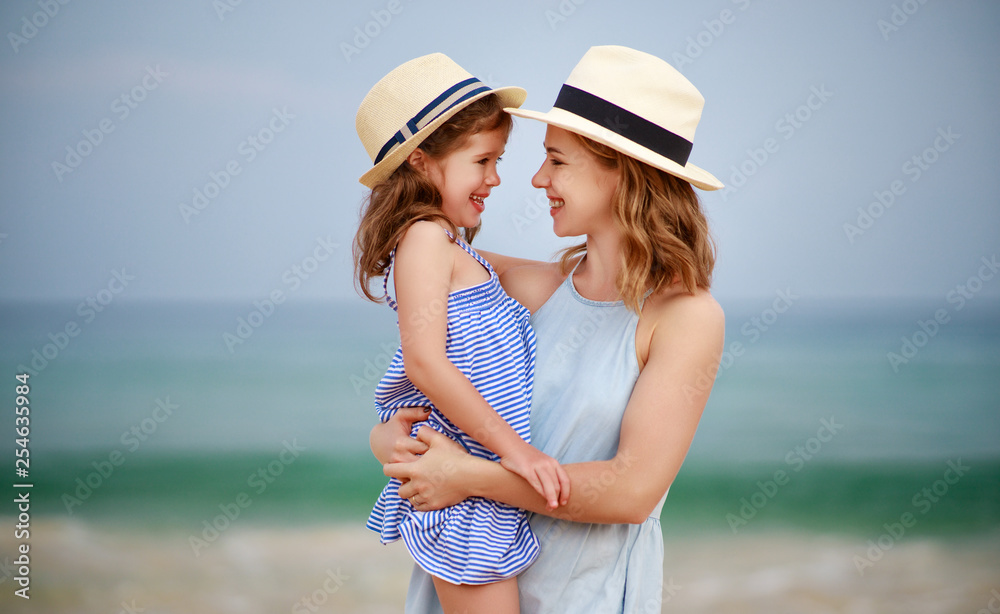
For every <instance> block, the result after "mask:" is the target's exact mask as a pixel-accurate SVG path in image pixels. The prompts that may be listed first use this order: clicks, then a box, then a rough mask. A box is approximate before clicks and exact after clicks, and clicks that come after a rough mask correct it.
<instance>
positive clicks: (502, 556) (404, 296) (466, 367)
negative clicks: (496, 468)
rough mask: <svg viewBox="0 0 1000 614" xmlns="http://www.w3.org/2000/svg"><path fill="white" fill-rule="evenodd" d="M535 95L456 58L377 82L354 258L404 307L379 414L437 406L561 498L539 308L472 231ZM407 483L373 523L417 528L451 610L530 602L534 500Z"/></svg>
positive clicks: (401, 532)
mask: <svg viewBox="0 0 1000 614" xmlns="http://www.w3.org/2000/svg"><path fill="white" fill-rule="evenodd" d="M524 97H525V92H524V90H522V89H520V88H513V87H507V88H500V89H496V90H491V89H490V88H489V87H487V86H486V85H484V84H483V83H482V82H480V81H479V80H478V79H475V78H474V77H472V76H471V75H470V74H469V73H467V72H466V71H465V70H463V69H462V68H461V67H460V66H458V65H457V64H455V63H454V62H453V61H451V60H450V59H449V58H448V57H446V56H444V55H442V54H432V55H428V56H424V57H421V58H417V59H415V60H411V61H410V62H407V63H405V64H403V65H402V66H400V67H398V68H396V69H395V70H393V71H392V72H390V73H389V74H388V75H386V76H385V77H384V78H383V79H382V80H381V81H379V82H378V83H377V84H376V85H375V86H374V87H373V88H372V90H371V91H370V92H369V93H368V95H367V96H366V97H365V99H364V101H363V102H362V103H361V107H360V108H359V110H358V115H357V129H358V135H359V136H360V137H361V141H362V143H363V144H364V145H365V148H366V149H367V151H368V154H369V156H370V157H371V158H372V161H373V163H374V167H373V168H372V169H371V170H369V171H368V172H367V173H365V174H364V175H363V176H362V177H361V183H363V184H364V185H366V186H367V187H369V188H371V194H370V195H369V197H368V200H367V206H366V207H365V208H364V211H363V213H362V216H361V222H360V227H359V229H358V233H357V236H356V237H355V244H354V255H355V265H356V266H355V268H356V272H357V280H358V283H359V285H360V289H361V291H362V292H363V293H364V295H365V296H366V297H367V298H369V299H370V300H373V301H377V300H379V299H380V298H381V297H377V296H375V295H374V294H373V293H372V292H371V290H370V289H369V281H370V280H371V278H372V277H376V276H379V275H381V276H383V277H384V280H383V291H384V295H385V299H386V301H387V302H388V303H389V306H390V307H392V308H393V309H394V310H396V312H397V314H398V318H399V320H398V322H399V333H400V347H399V349H398V350H397V351H396V354H395V356H394V357H393V360H392V363H391V364H390V366H389V369H388V371H387V372H386V374H385V376H384V377H383V378H382V381H380V382H379V384H378V386H377V388H376V391H375V403H376V409H377V410H378V413H379V418H380V420H382V421H383V422H384V421H386V420H388V419H390V418H391V417H392V415H393V414H395V413H396V411H397V410H398V409H400V408H402V407H407V406H422V407H424V408H425V411H427V412H429V416H428V419H427V421H426V424H427V425H428V426H430V427H431V428H433V429H434V430H436V431H439V432H441V433H444V434H446V435H448V436H449V437H451V438H452V439H454V440H455V441H457V442H459V443H460V444H461V445H462V446H463V447H464V448H465V449H466V450H468V451H469V452H470V453H472V454H474V455H476V456H479V457H482V458H486V459H490V460H493V461H500V463H501V464H502V465H503V466H505V467H507V468H508V469H510V470H511V471H513V472H515V473H517V474H518V475H521V476H522V477H524V478H525V479H526V480H527V481H528V482H529V483H530V484H531V485H532V486H533V487H534V488H535V489H536V490H537V491H538V493H539V494H541V495H543V496H544V497H545V500H546V501H547V502H548V504H549V506H550V507H552V508H555V507H557V506H558V504H559V503H560V501H565V500H566V498H567V497H568V496H569V480H568V477H567V476H566V473H565V471H564V470H563V469H562V468H561V467H560V466H559V464H558V463H556V461H555V460H553V459H552V458H551V457H549V456H547V455H545V454H543V453H541V452H539V451H538V450H536V449H535V448H533V447H531V446H530V445H529V443H528V441H529V421H528V419H529V410H530V407H531V391H532V375H533V372H534V359H535V356H534V348H535V337H534V333H533V331H532V330H531V327H530V325H529V324H528V315H529V314H528V312H527V310H526V309H525V308H524V307H522V306H521V305H520V304H518V303H517V302H516V301H514V300H513V299H512V298H510V297H509V296H507V294H506V293H505V292H504V291H503V289H502V288H501V287H500V283H499V279H498V277H497V275H496V273H495V272H494V271H493V269H492V268H491V267H490V265H489V264H488V263H487V262H486V261H485V260H484V259H483V258H482V257H480V256H479V254H477V253H476V252H475V251H474V250H473V249H472V248H471V247H470V246H469V244H468V243H467V241H471V240H472V238H473V236H474V235H475V233H476V231H477V230H478V227H479V224H480V216H481V214H482V212H483V210H484V209H485V206H486V205H485V200H486V198H487V197H488V196H489V195H490V191H491V190H492V189H493V188H494V187H496V186H497V185H499V184H500V177H499V176H498V175H497V172H496V165H497V162H498V160H499V159H500V155H501V154H502V153H503V150H504V147H505V145H506V142H507V136H508V134H509V133H510V128H511V125H512V120H511V118H510V116H509V115H507V114H506V113H505V112H504V111H503V108H504V107H517V106H519V105H520V104H521V103H522V102H523V101H524ZM458 228H463V229H464V239H463V238H461V237H460V236H459V232H458ZM393 268H394V269H395V274H394V286H395V295H396V299H395V300H393V298H392V297H391V296H390V293H389V292H388V278H389V274H390V271H391V270H392V269H393ZM414 434H415V433H414ZM399 487H400V481H399V480H396V479H393V480H391V481H390V482H389V484H388V485H387V486H386V487H385V488H384V489H383V491H382V494H381V496H380V497H379V499H378V502H377V503H376V504H375V508H374V510H373V511H372V513H371V516H370V517H369V519H368V523H367V526H368V527H369V528H370V529H372V530H374V531H377V532H378V533H379V534H380V537H381V541H382V542H383V543H388V542H390V541H395V540H397V539H399V538H400V537H402V538H403V541H404V542H405V543H406V546H407V549H408V550H409V552H410V554H411V555H412V556H413V558H414V559H415V560H416V562H417V564H419V565H420V567H421V568H423V569H424V570H425V571H427V572H428V573H429V574H431V575H432V576H433V578H434V586H435V588H436V591H437V593H438V596H439V598H440V600H441V603H442V605H443V606H444V609H445V611H446V612H485V611H490V612H518V611H519V607H518V594H517V584H516V580H515V578H514V576H516V574H518V573H519V572H521V571H522V570H524V569H525V568H526V567H527V566H528V565H530V564H531V563H532V562H533V560H534V558H535V557H536V556H537V553H538V542H537V541H536V539H535V537H534V535H533V534H532V533H531V530H530V528H529V527H528V524H527V520H526V514H525V512H524V511H523V510H520V509H518V508H515V507H511V506H508V505H505V504H502V503H496V502H493V501H490V500H487V499H480V498H470V499H466V500H465V501H462V502H461V503H459V504H457V505H454V506H451V507H448V508H445V509H442V510H438V511H424V512H421V511H420V506H421V504H422V501H421V500H420V499H419V498H417V497H414V499H413V500H410V501H407V500H405V499H401V498H400V497H399V496H398V490H399Z"/></svg>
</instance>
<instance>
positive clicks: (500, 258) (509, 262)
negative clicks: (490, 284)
mask: <svg viewBox="0 0 1000 614" xmlns="http://www.w3.org/2000/svg"><path fill="white" fill-rule="evenodd" d="M476 252H477V253H478V254H479V255H480V256H482V257H483V258H486V261H487V262H489V263H490V266H491V267H493V270H494V271H496V272H497V275H498V276H500V275H503V274H504V273H506V272H507V271H508V269H512V268H514V267H516V266H523V265H525V264H543V263H542V261H540V260H528V259H527V258H518V257H516V256H505V255H503V254H497V253H494V252H488V251H486V250H482V249H479V248H476Z"/></svg>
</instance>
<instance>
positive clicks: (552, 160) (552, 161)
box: [549, 158, 562, 166]
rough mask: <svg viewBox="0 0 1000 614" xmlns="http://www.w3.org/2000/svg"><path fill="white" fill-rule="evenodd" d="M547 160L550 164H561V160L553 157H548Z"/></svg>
mask: <svg viewBox="0 0 1000 614" xmlns="http://www.w3.org/2000/svg"><path fill="white" fill-rule="evenodd" d="M549 162H550V163H551V164H552V166H562V162H560V161H559V160H556V159H555V158H549Z"/></svg>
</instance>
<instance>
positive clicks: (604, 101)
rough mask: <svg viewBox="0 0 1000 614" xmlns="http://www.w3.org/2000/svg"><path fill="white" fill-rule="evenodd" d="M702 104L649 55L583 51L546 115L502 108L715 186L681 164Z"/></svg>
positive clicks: (715, 184) (705, 175) (676, 75)
mask: <svg viewBox="0 0 1000 614" xmlns="http://www.w3.org/2000/svg"><path fill="white" fill-rule="evenodd" d="M704 105H705V99H704V98H703V97H702V95H701V93H699V92H698V90H697V89H695V87H694V86H693V85H691V82H690V81H688V80H687V79H685V78H684V76H683V75H681V73H679V72H677V70H676V69H675V68H674V67H673V66H671V65H670V64H667V63H666V62H664V61H663V60H661V59H660V58H658V57H656V56H652V55H649V54H648V53H643V52H641V51H636V50H635V49H629V48H628V47H618V46H610V45H609V46H604V47H591V48H590V50H589V51H587V53H586V54H585V55H584V56H583V59H581V60H580V63H579V64H577V65H576V67H575V68H574V69H573V72H572V73H570V75H569V78H568V79H566V83H565V84H564V85H563V87H562V89H561V90H560V91H559V96H558V97H557V98H556V102H555V104H554V105H553V107H552V110H551V111H549V112H548V113H540V112H538V111H525V110H518V109H513V108H512V109H506V111H507V112H509V113H510V114H511V115H517V116H519V117H527V118H529V119H537V120H539V121H543V122H545V123H547V124H552V125H553V126H558V127H560V128H564V129H566V130H569V131H571V132H575V133H577V134H580V135H583V136H585V137H588V138H590V139H593V140H595V141H597V142H599V143H603V144H605V145H607V146H608V147H611V148H613V149H616V150H617V151H620V152H622V153H624V154H626V155H629V156H631V157H633V158H635V159H636V160H640V161H642V162H645V163H646V164H649V165H651V166H654V167H656V168H658V169H660V170H663V171H666V172H668V173H670V174H671V175H676V176H677V177H680V178H681V179H685V180H687V181H689V182H691V184H692V185H694V186H696V187H699V188H701V189H703V190H718V189H719V188H721V187H723V186H722V182H720V181H719V180H718V179H716V178H715V177H713V176H712V175H711V174H710V173H708V172H707V171H704V170H702V169H700V168H698V167H697V166H695V165H693V164H690V163H688V161H687V160H688V156H689V155H690V153H691V147H692V145H693V143H694V131H695V128H697V127H698V120H700V119H701V110H702V107H704Z"/></svg>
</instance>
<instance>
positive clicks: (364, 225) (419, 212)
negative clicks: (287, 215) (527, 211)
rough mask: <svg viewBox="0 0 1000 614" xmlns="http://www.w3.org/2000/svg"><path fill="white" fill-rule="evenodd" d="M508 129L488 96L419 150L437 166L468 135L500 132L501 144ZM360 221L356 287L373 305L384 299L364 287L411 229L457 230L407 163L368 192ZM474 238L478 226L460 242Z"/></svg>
mask: <svg viewBox="0 0 1000 614" xmlns="http://www.w3.org/2000/svg"><path fill="white" fill-rule="evenodd" d="M512 127H513V121H512V120H511V117H510V115H508V114H507V113H505V112H504V110H503V107H502V105H501V104H500V99H499V98H497V97H496V95H494V94H490V95H489V96H484V97H483V98H480V99H479V100H477V101H475V102H473V103H471V104H469V106H467V107H465V108H464V109H462V110H461V111H459V112H458V113H456V114H455V116H454V117H452V118H451V119H449V120H448V121H447V122H445V123H444V124H442V125H441V126H440V127H438V129H437V130H435V131H434V132H432V133H431V134H430V136H428V137H427V138H426V139H424V141H423V142H422V143H420V145H419V147H420V149H422V150H423V151H424V152H425V153H426V154H427V155H428V156H430V157H431V158H433V159H435V160H440V159H441V158H443V157H444V156H447V155H448V154H449V153H451V152H453V151H455V150H456V149H459V148H461V147H462V146H463V145H464V144H465V142H466V141H467V140H468V138H469V137H470V136H472V135H473V134H477V133H479V132H491V131H493V130H500V131H501V132H502V133H503V135H504V139H506V138H507V137H508V136H509V135H510V131H511V128H512ZM360 218H361V219H360V222H359V224H358V232H357V234H356V235H355V236H354V245H353V249H352V252H353V254H354V274H355V285H356V286H357V288H358V290H359V291H360V293H361V294H363V295H364V296H365V298H367V299H368V300H371V301H374V302H380V301H381V300H382V299H383V298H385V297H384V296H383V295H381V294H375V293H373V292H372V290H371V288H370V287H369V283H370V282H371V279H372V278H373V277H379V276H382V275H384V274H385V273H386V271H387V270H388V268H389V254H390V252H392V250H393V248H395V247H396V244H397V243H399V240H400V239H401V238H402V237H403V233H405V232H406V230H407V229H408V228H409V227H410V225H411V224H413V223H414V222H417V221H420V220H441V221H444V222H445V223H446V224H447V225H448V226H449V227H450V228H451V232H452V235H453V237H454V236H457V235H458V229H457V228H455V225H454V224H453V223H452V222H451V220H449V219H448V218H447V217H446V216H445V215H444V214H443V213H442V212H441V193H440V192H439V191H438V189H437V187H435V186H434V184H433V183H432V182H431V181H430V180H429V179H427V178H426V177H425V176H424V175H423V174H421V173H420V172H418V171H417V170H416V169H414V168H413V167H412V166H411V165H410V164H409V163H408V162H406V161H404V162H403V164H401V165H400V167H399V168H397V169H396V171H395V172H393V174H392V175H390V176H389V177H388V178H387V179H386V180H385V181H383V182H381V183H379V184H378V185H376V186H375V187H373V188H372V190H371V192H370V193H369V194H368V196H367V197H366V198H365V200H364V202H363V203H362V205H361V215H360ZM478 232H479V226H476V227H475V228H463V229H462V236H463V238H464V239H465V241H467V242H469V243H471V242H472V240H473V239H474V238H475V236H476V233H478ZM452 240H454V239H452Z"/></svg>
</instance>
